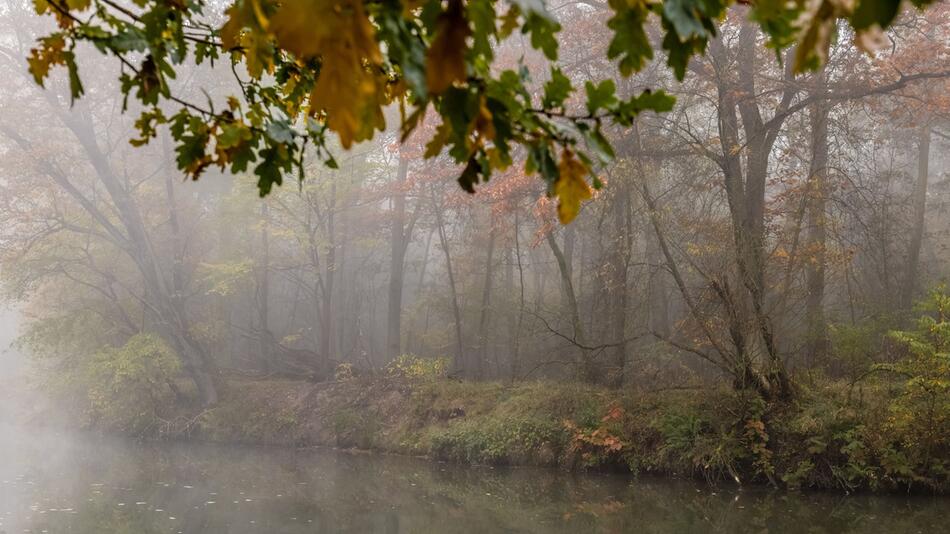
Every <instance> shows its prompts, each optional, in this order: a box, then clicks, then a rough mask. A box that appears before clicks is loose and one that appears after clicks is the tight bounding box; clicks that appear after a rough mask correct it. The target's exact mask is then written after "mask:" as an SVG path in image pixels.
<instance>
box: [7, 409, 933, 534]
mask: <svg viewBox="0 0 950 534" xmlns="http://www.w3.org/2000/svg"><path fill="white" fill-rule="evenodd" d="M948 511H950V502H948V501H947V500H945V499H940V498H919V497H918V498H904V497H871V496H856V497H855V496H851V497H844V496H838V495H832V494H804V495H799V494H788V493H784V492H773V491H768V490H763V489H756V490H751V489H746V490H743V491H737V490H734V489H731V488H720V489H718V490H715V489H711V488H708V487H706V486H704V485H697V484H693V483H691V482H683V481H666V480H644V479H640V480H637V481H635V480H632V479H630V478H629V477H623V476H607V475H571V474H569V473H563V472H558V471H548V470H535V469H506V470H500V469H488V468H463V467H457V466H452V465H445V464H435V463H429V462H424V461H419V460H414V459H409V458H400V457H392V456H374V455H361V454H348V453H339V452H333V451H325V450H317V451H292V450H286V449H260V448H250V447H225V446H218V445H204V444H184V443H178V444H149V443H145V444H142V443H134V442H129V441H125V440H119V439H114V438H107V437H100V436H90V435H80V436H76V435H69V436H65V435H59V434H55V433H39V432H29V433H25V432H22V431H17V432H14V431H13V430H12V429H10V428H2V427H0V532H2V533H5V534H13V533H18V532H37V533H39V532H51V533H54V532H55V533H58V532H77V533H86V532H116V533H136V534H139V533H159V532H161V533H168V532H172V533H175V532H181V533H199V532H200V533H235V534H239V533H252V532H254V533H256V532H266V533H275V532H286V533H291V534H292V533H298V532H299V533H304V532H306V533H312V532H384V533H397V532H411V533H427V532H438V533H443V532H458V533H467V532H473V533H474V532H479V533H480V532H545V533H547V532H648V533H649V532H656V533H671V532H677V533H679V532H703V533H705V532H816V533H820V532H828V533H832V532H834V533H838V532H941V531H943V527H944V526H945V523H944V521H945V517H946V513H947V512H948Z"/></svg>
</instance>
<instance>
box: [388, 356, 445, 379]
mask: <svg viewBox="0 0 950 534" xmlns="http://www.w3.org/2000/svg"><path fill="white" fill-rule="evenodd" d="M448 368H449V361H448V359H447V358H420V357H418V356H415V355H412V354H403V355H401V356H399V357H398V358H396V359H395V360H393V361H391V362H389V365H387V366H386V373H387V374H388V375H389V376H392V377H399V378H407V379H410V380H436V379H438V378H445V376H446V375H447V373H448Z"/></svg>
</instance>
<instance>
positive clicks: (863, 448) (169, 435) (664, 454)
mask: <svg viewBox="0 0 950 534" xmlns="http://www.w3.org/2000/svg"><path fill="white" fill-rule="evenodd" d="M947 306H948V309H950V300H948V302H947ZM939 324H940V325H942V324H943V323H942V322H941V323H939ZM924 327H926V328H922V330H921V332H923V334H920V335H916V334H914V335H915V336H917V337H908V339H906V340H904V345H905V346H908V347H909V351H908V353H907V354H906V355H905V357H904V358H903V359H899V360H896V361H898V362H902V363H894V364H888V365H878V366H875V367H872V368H871V370H870V371H869V372H868V373H866V376H863V377H861V379H860V380H846V381H840V380H839V381H832V380H828V379H823V378H820V376H815V375H812V376H810V377H808V378H807V380H806V379H805V378H804V377H802V378H801V379H800V380H799V381H798V383H797V384H798V386H797V388H796V390H797V393H796V395H795V398H794V400H792V401H788V402H784V403H777V404H776V403H772V404H770V403H768V402H766V401H764V400H763V399H762V398H761V397H759V396H757V395H756V394H755V393H752V392H736V391H733V390H731V389H728V388H725V387H719V388H705V389H693V390H666V391H662V390H661V391H654V392H650V393H643V392H636V391H630V390H611V389H605V388H599V387H594V386H587V385H581V384H573V383H559V382H541V381H539V382H524V383H516V384H503V383H499V382H468V381H458V380H452V379H449V378H446V377H444V376H442V375H441V373H430V372H428V371H427V372H424V373H417V372H415V371H413V369H415V367H416V366H413V365H409V364H407V366H405V368H406V369H409V370H410V371H412V372H406V371H405V369H404V370H403V371H400V372H398V373H387V374H386V375H384V376H375V377H357V378H354V377H352V376H348V377H346V378H345V379H340V380H336V381H333V382H326V383H320V384H315V383H312V382H307V381H302V380H289V379H266V380H264V379H249V378H242V377H238V376H231V377H223V378H222V380H221V384H220V389H221V400H220V402H219V403H218V404H217V405H216V406H215V407H213V408H211V409H207V410H201V409H197V408H195V407H194V405H193V404H189V403H188V402H187V398H188V397H190V396H193V392H190V391H189V390H188V389H187V387H186V384H183V383H179V384H178V385H177V386H176V385H174V384H172V383H171V382H169V383H168V384H167V385H166V386H162V387H164V388H167V389H160V388H159V389H156V390H155V391H156V393H155V394H154V395H153V396H152V397H149V398H147V399H144V400H143V399H140V402H137V403H125V404H123V403H120V402H116V403H105V402H96V403H92V404H90V407H89V408H87V412H88V413H90V414H92V415H94V416H95V417H92V416H88V417H86V418H85V419H82V420H83V421H84V422H85V424H86V425H87V426H91V427H95V428H99V429H101V430H106V431H113V432H120V433H126V434H134V435H137V436H145V437H150V438H165V439H185V438H188V439H200V440H208V441H218V442H232V443H250V444H276V445H287V446H296V447H307V446H332V447H342V448H357V449H364V450H375V451H380V452H389V453H399V454H411V455H420V456H427V457H430V458H433V459H438V460H445V461H451V462H460V463H470V464H491V465H533V466H549V467H559V468H562V469H569V470H581V469H597V470H613V471H629V472H632V473H654V474H661V475H667V476H679V477H692V478H704V479H706V480H708V481H710V482H711V483H722V482H727V483H736V482H738V483H741V484H748V483H762V484H772V485H775V486H777V487H786V488H791V489H799V488H822V489H836V490H843V491H859V490H870V491H907V490H910V491H921V492H938V493H943V492H946V491H947V490H948V488H950V388H948V380H947V375H948V366H947V365H946V361H945V360H946V353H945V352H944V350H943V344H942V341H941V342H940V343H938V342H937V341H934V339H938V341H940V340H942V339H943V337H944V336H946V337H947V339H950V329H947V330H946V331H944V330H942V326H939V328H938V327H934V326H933V325H932V324H930V323H928V324H927V325H924ZM932 331H933V332H932ZM901 335H905V336H911V334H906V333H905V334H901ZM933 335H938V337H937V338H934V337H933ZM928 336H929V337H928ZM126 352H128V351H126ZM124 354H125V353H124V352H116V353H115V354H113V353H109V354H105V355H104V356H103V360H102V361H106V362H115V363H109V365H108V366H105V364H100V363H97V365H98V366H99V367H96V369H99V368H102V369H104V370H105V371H102V372H103V373H105V372H106V371H108V377H109V379H110V380H111V381H112V382H111V383H114V384H118V385H116V386H114V387H113V388H112V390H110V391H112V392H113V395H119V394H121V395H126V393H125V391H126V389H127V387H126V384H127V383H128V384H132V385H135V384H138V382H134V381H133V378H134V377H136V376H138V375H139V374H141V373H140V370H139V367H136V366H135V365H132V364H131V363H128V364H127V363H126V360H128V358H126V357H125V356H124ZM107 357H108V359H106V358H107ZM129 361H130V362H137V361H138V360H129ZM97 362H98V360H97ZM410 363H411V362H410ZM120 364H121V365H120ZM146 370H147V371H149V372H152V371H151V370H150V368H149V369H146ZM97 376H98V375H97ZM149 383H151V382H149ZM120 386H121V387H120ZM129 387H131V386H129ZM96 391H99V390H96ZM171 391H176V392H177V394H178V395H179V396H181V397H182V398H183V400H179V401H178V402H176V401H174V400H173V399H172V397H170V395H171V393H169V392H171ZM115 392H118V393H115ZM97 395H98V394H97ZM119 398H120V400H121V399H122V398H125V397H121V396H120V397H119ZM148 399H151V400H148ZM93 400H96V401H98V400H99V397H98V396H96V397H93ZM147 400H148V401H147ZM103 406H105V407H107V408H108V409H109V410H110V411H104V409H103V408H102V407H103ZM118 406H129V407H130V409H132V410H134V413H129V414H125V413H120V412H121V410H117V408H116V407H118Z"/></svg>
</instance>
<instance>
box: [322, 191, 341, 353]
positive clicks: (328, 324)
mask: <svg viewBox="0 0 950 534" xmlns="http://www.w3.org/2000/svg"><path fill="white" fill-rule="evenodd" d="M335 213H336V183H333V184H331V185H330V202H329V204H328V206H327V239H328V240H329V246H328V247H327V258H326V268H325V269H324V276H323V284H324V285H323V313H322V314H321V315H322V317H321V321H320V350H319V353H320V357H321V358H322V359H323V361H324V365H325V366H327V369H326V370H327V371H329V370H330V369H329V367H328V366H329V365H330V364H331V363H332V361H333V358H331V357H330V351H331V349H332V343H331V341H332V339H333V306H334V301H333V284H334V281H335V278H336V248H337V242H336V228H335V226H334V216H335Z"/></svg>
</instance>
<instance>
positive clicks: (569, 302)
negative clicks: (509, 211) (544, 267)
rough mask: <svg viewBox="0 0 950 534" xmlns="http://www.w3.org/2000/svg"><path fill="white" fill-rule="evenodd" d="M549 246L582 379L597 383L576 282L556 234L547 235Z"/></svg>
mask: <svg viewBox="0 0 950 534" xmlns="http://www.w3.org/2000/svg"><path fill="white" fill-rule="evenodd" d="M547 241H548V246H550V247H551V252H553V253H554V258H555V259H556V260H557V267H558V272H559V273H560V274H561V291H562V293H563V294H564V296H565V298H566V302H565V303H564V304H565V305H566V306H567V309H568V312H569V313H570V314H571V327H572V329H573V341H574V345H576V347H577V349H578V350H579V351H580V356H581V357H580V360H579V361H578V364H579V370H580V378H581V379H582V380H584V381H585V382H592V383H593V382H596V380H597V372H596V369H595V368H594V365H593V362H592V361H590V359H589V358H588V351H587V349H586V347H587V341H586V337H585V335H584V325H583V323H581V316H580V309H579V308H578V305H577V296H576V295H575V293H574V282H573V281H572V280H571V275H570V269H569V268H568V266H567V258H565V255H564V253H563V252H562V251H561V247H560V246H558V244H557V240H556V239H555V238H554V234H553V233H551V232H548V234H547Z"/></svg>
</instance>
